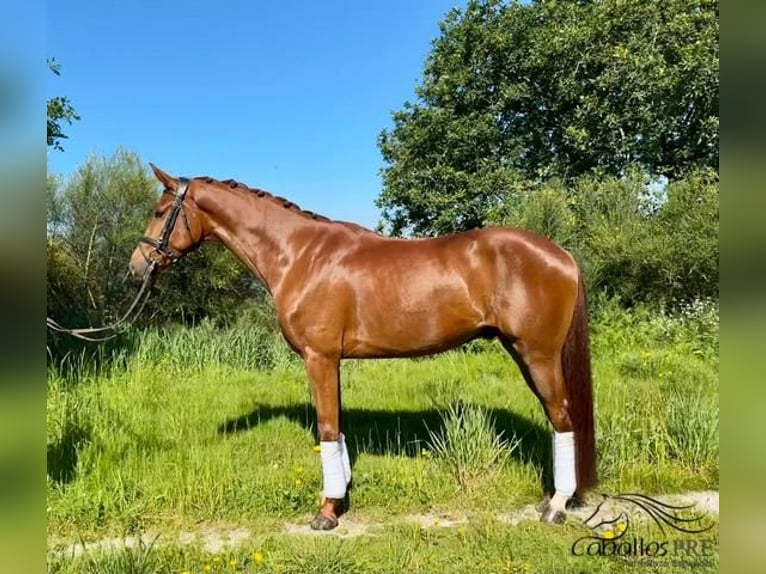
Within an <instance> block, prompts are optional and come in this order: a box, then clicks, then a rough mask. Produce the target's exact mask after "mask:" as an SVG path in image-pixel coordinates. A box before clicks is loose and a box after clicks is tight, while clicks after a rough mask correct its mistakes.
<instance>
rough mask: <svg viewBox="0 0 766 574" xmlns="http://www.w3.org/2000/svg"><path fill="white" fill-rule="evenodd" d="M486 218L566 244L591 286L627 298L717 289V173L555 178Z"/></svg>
mask: <svg viewBox="0 0 766 574" xmlns="http://www.w3.org/2000/svg"><path fill="white" fill-rule="evenodd" d="M487 223H491V224H500V225H507V226H510V227H520V228H523V229H528V230H531V231H535V232H537V233H540V234H542V235H545V236H547V237H549V238H551V239H552V240H554V241H556V242H557V243H559V244H560V245H562V246H563V247H564V248H566V249H568V250H570V251H571V252H572V253H573V254H574V255H575V256H576V258H577V259H578V261H579V262H580V266H581V268H582V269H583V272H584V274H585V278H586V281H587V283H588V285H589V291H590V292H592V293H594V294H595V293H604V294H605V295H606V296H607V297H617V298H618V299H619V300H621V301H622V302H623V303H624V304H627V305H632V304H635V303H636V302H638V301H652V302H654V303H655V304H658V305H661V304H672V305H676V306H677V305H679V304H682V303H683V302H687V303H688V302H691V301H694V300H696V299H701V298H702V299H704V298H716V297H717V296H718V179H717V176H716V175H715V174H714V173H712V172H710V171H700V172H693V173H690V174H689V175H688V176H687V177H685V178H683V179H681V180H678V181H676V182H673V183H670V184H666V185H660V184H659V183H656V182H655V183H653V184H652V183H650V182H649V180H648V178H647V176H646V175H645V174H643V173H641V172H639V171H631V172H629V173H628V174H627V175H626V176H625V177H622V178H616V177H594V176H585V177H583V178H580V179H579V180H577V181H576V182H575V183H574V184H573V185H572V187H570V188H567V187H564V186H563V185H561V184H560V183H556V182H552V183H549V184H547V185H541V186H539V187H537V188H536V189H535V190H534V191H531V192H529V193H525V194H518V195H514V196H511V197H509V198H508V200H507V201H506V202H504V203H503V204H501V205H500V206H498V207H496V208H495V209H493V210H492V211H491V212H490V213H489V214H488V217H487Z"/></svg>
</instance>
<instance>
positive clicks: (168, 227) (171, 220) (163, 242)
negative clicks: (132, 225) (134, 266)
mask: <svg viewBox="0 0 766 574" xmlns="http://www.w3.org/2000/svg"><path fill="white" fill-rule="evenodd" d="M188 189H189V180H188V179H186V178H185V177H181V178H179V179H178V190H177V191H172V190H170V189H164V190H163V192H162V193H169V194H170V195H172V196H173V197H175V201H173V206H172V207H171V208H170V215H169V216H168V218H167V219H166V220H165V226H164V227H163V228H162V234H161V235H160V238H159V239H155V238H153V237H148V236H146V235H144V236H143V237H142V238H141V243H146V244H147V245H149V246H151V247H152V251H150V252H149V255H147V254H146V253H144V250H143V249H139V251H140V252H141V255H143V256H144V259H145V260H146V262H147V263H149V265H151V266H152V268H153V267H154V265H156V264H157V261H154V260H153V259H152V258H151V257H150V256H151V254H152V253H159V254H160V255H162V256H163V257H166V258H167V259H168V260H169V261H170V263H171V264H173V263H175V262H176V261H178V260H179V259H181V257H183V255H184V254H183V253H181V252H179V251H176V250H175V249H173V248H172V247H170V245H169V242H170V235H171V234H172V233H173V228H174V227H175V225H176V220H177V219H178V215H179V214H180V215H182V216H183V219H184V224H185V225H186V231H187V233H188V234H189V237H190V238H191V239H192V242H193V240H194V237H193V235H192V231H191V226H190V225H189V219H188V218H187V217H186V210H184V198H185V197H186V192H187V191H188Z"/></svg>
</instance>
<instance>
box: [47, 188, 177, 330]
mask: <svg viewBox="0 0 766 574" xmlns="http://www.w3.org/2000/svg"><path fill="white" fill-rule="evenodd" d="M178 183H179V185H178V191H175V192H174V191H171V190H169V189H165V190H163V193H169V194H170V195H172V196H173V197H175V201H174V202H173V206H172V207H171V211H170V215H169V216H168V218H167V219H166V220H165V226H164V227H163V228H162V234H161V235H160V238H159V239H155V238H153V237H147V236H146V235H144V236H143V237H142V238H141V240H140V242H141V243H146V244H147V245H149V246H151V247H152V251H151V252H150V253H149V255H147V254H146V253H144V250H143V249H139V251H140V252H141V255H143V256H144V259H145V260H146V262H147V263H148V264H149V266H148V267H147V269H146V271H145V272H144V278H143V282H142V283H141V288H140V289H139V291H138V294H137V295H136V298H135V299H134V300H133V303H131V305H130V307H129V308H128V310H127V311H126V312H125V314H124V315H123V316H122V317H120V318H119V319H117V320H116V321H115V322H113V323H110V324H109V325H104V326H103V327H87V328H80V329H68V328H66V327H63V326H62V325H60V324H59V323H58V322H56V321H54V320H53V319H51V318H50V317H46V321H45V323H46V325H47V327H48V328H49V329H50V330H51V331H55V332H56V333H65V334H67V335H71V336H72V337H77V338H78V339H83V340H84V341H93V342H97V343H100V342H103V341H109V340H110V339H114V338H115V337H117V336H118V335H119V334H120V333H122V332H123V331H124V330H125V329H126V328H127V327H129V326H130V325H132V324H133V323H134V322H135V321H136V319H138V316H139V315H140V314H141V312H142V311H143V310H144V307H145V306H146V302H147V301H148V300H149V295H150V294H151V286H152V282H153V275H154V270H155V268H156V267H157V261H155V260H154V259H152V258H151V257H150V255H151V254H152V253H155V252H156V253H159V254H160V255H161V256H163V257H166V258H167V259H169V260H170V262H171V264H173V263H175V262H176V261H178V260H179V259H180V258H181V257H182V256H183V253H179V252H177V251H175V250H174V249H172V248H171V247H170V245H169V241H170V235H171V233H173V228H174V227H175V224H176V221H177V220H178V215H179V214H181V215H183V219H184V224H185V225H186V231H187V232H188V233H189V235H190V236H191V234H192V233H191V227H190V226H189V219H188V218H187V217H186V211H185V210H184V208H183V203H184V199H185V197H186V192H187V190H188V189H189V180H188V179H186V178H183V177H182V178H180V179H179V181H178ZM142 299H143V300H142ZM134 311H135V314H134V313H133V312H134ZM131 315H133V317H131ZM110 331H111V332H112V334H110V335H102V334H103V333H107V332H110Z"/></svg>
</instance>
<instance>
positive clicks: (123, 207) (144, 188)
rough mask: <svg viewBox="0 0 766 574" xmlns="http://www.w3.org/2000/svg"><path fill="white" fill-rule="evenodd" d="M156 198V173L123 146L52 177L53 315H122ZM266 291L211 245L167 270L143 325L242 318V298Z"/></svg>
mask: <svg viewBox="0 0 766 574" xmlns="http://www.w3.org/2000/svg"><path fill="white" fill-rule="evenodd" d="M157 197H158V193H157V182H156V180H155V179H154V177H153V176H152V175H151V174H150V172H148V170H147V169H146V168H145V167H144V166H143V164H142V162H141V160H140V159H139V158H138V156H136V155H135V154H133V153H130V152H127V151H124V150H119V151H117V152H116V153H115V154H114V155H112V156H111V157H105V158H101V157H91V158H90V159H89V160H88V161H87V162H86V163H85V164H84V165H83V166H81V167H80V168H79V169H78V171H77V173H76V174H75V175H74V176H73V177H72V178H71V179H70V180H69V181H68V182H66V184H65V185H63V186H62V183H61V182H60V181H59V180H58V179H56V178H54V177H49V178H48V190H47V201H48V221H47V234H48V244H47V264H48V266H47V271H48V282H47V294H48V297H47V313H48V315H49V316H51V317H53V318H54V319H55V320H57V321H58V322H59V323H61V324H63V325H67V326H70V325H71V326H84V325H89V324H90V325H103V324H106V323H109V322H111V321H113V320H115V319H116V318H118V317H120V316H121V315H122V313H123V312H124V311H125V309H126V308H127V306H128V304H129V302H130V301H132V299H133V297H134V296H135V294H136V293H137V287H136V286H135V285H134V284H133V283H132V282H131V281H130V280H129V278H128V275H127V271H128V262H129V260H130V256H131V254H132V252H133V250H134V249H135V248H136V246H137V245H138V242H139V239H140V237H141V235H142V233H143V231H144V229H145V228H146V225H147V222H148V221H149V216H150V213H151V209H152V206H153V205H154V203H155V202H156V201H157ZM263 296H264V292H263V290H262V289H260V288H259V287H258V286H257V284H256V283H255V280H254V279H253V278H252V276H251V274H250V273H249V271H247V269H246V268H245V267H244V266H243V265H241V264H240V263H239V261H237V260H236V259H235V258H234V257H233V256H232V255H231V254H230V253H228V252H227V251H226V250H224V249H223V248H222V247H220V246H216V245H206V246H204V247H203V248H202V249H200V250H198V251H196V252H194V253H192V254H190V255H188V256H187V257H185V258H184V260H183V262H182V263H180V264H179V265H176V266H174V267H173V268H171V269H170V270H167V271H165V272H163V273H162V275H161V276H160V278H159V280H158V282H157V284H156V285H155V287H154V289H153V295H152V298H151V299H150V301H149V304H148V305H147V307H146V309H145V310H144V314H143V316H142V317H141V319H140V322H139V324H143V325H146V324H163V323H167V322H168V321H177V322H185V323H194V322H197V321H201V320H202V319H204V318H211V319H212V320H214V321H216V322H217V323H225V322H228V321H233V320H234V319H235V318H237V317H238V316H240V315H241V311H242V309H241V305H242V303H243V302H245V301H246V300H248V299H251V298H256V299H263ZM64 341H65V342H63V341H62V337H57V338H56V340H55V342H56V343H57V344H53V345H51V347H52V348H53V349H59V350H62V349H65V348H68V346H69V345H71V344H75V343H74V342H73V341H71V340H69V339H64ZM49 343H51V342H50V341H49ZM62 345H63V346H62ZM59 354H61V353H59Z"/></svg>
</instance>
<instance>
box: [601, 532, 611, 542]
mask: <svg viewBox="0 0 766 574" xmlns="http://www.w3.org/2000/svg"><path fill="white" fill-rule="evenodd" d="M601 536H602V537H603V538H606V539H607V540H611V539H612V538H614V531H613V530H604V533H603V534H602V535H601Z"/></svg>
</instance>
